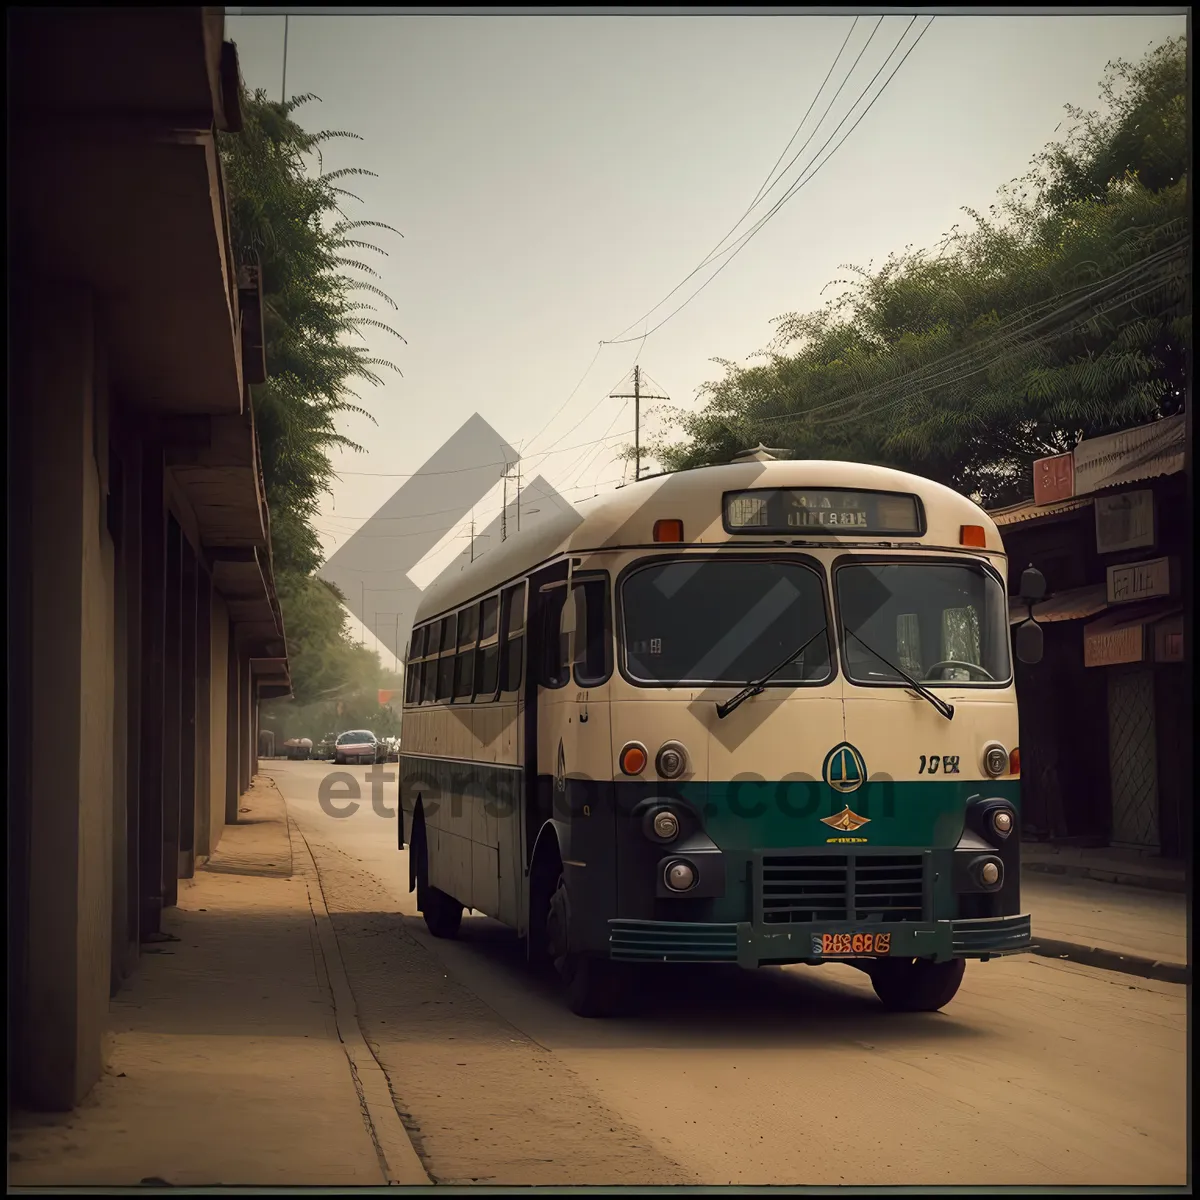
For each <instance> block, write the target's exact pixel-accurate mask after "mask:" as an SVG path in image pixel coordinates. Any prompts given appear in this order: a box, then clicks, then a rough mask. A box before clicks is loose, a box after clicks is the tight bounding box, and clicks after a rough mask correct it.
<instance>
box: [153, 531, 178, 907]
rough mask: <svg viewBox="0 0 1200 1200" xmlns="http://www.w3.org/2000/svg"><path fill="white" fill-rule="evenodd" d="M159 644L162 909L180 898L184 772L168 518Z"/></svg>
mask: <svg viewBox="0 0 1200 1200" xmlns="http://www.w3.org/2000/svg"><path fill="white" fill-rule="evenodd" d="M165 614H166V615H165V624H164V632H163V642H164V646H165V653H164V657H163V663H164V666H163V810H162V811H163V826H162V843H161V845H160V846H159V854H160V856H161V868H160V869H161V871H162V887H163V906H164V907H165V908H172V907H174V905H175V903H176V901H177V900H178V898H179V807H180V804H181V802H182V786H181V780H182V769H183V621H182V618H183V530H182V529H181V528H180V527H179V522H178V521H176V520H175V518H174V516H172V515H171V513H170V512H169V511H168V513H167V587H166V606H165Z"/></svg>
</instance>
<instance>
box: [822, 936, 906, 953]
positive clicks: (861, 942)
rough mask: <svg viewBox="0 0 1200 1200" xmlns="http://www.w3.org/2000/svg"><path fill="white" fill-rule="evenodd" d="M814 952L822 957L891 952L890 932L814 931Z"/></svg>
mask: <svg viewBox="0 0 1200 1200" xmlns="http://www.w3.org/2000/svg"><path fill="white" fill-rule="evenodd" d="M812 952H813V954H814V955H818V956H819V957H821V958H838V957H846V958H855V957H865V956H868V955H870V956H874V955H877V954H891V952H892V935H891V934H890V933H814V934H813V940H812Z"/></svg>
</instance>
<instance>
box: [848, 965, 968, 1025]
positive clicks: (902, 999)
mask: <svg viewBox="0 0 1200 1200" xmlns="http://www.w3.org/2000/svg"><path fill="white" fill-rule="evenodd" d="M966 969H967V963H966V960H965V959H962V958H952V959H950V960H949V961H947V962H933V961H932V960H930V959H927V958H918V959H917V960H916V961H915V962H914V961H912V960H910V959H907V958H883V959H880V960H879V961H878V962H877V963H874V964H873V965H872V967H871V969H870V976H871V986H872V987H873V988H874V989H875V995H876V996H878V997H879V999H880V1000H881V1001H882V1002H883V1006H884V1007H885V1008H887V1009H889V1010H891V1011H892V1012H937V1011H938V1009H941V1008H945V1007H946V1005H947V1004H949V1003H950V1001H951V1000H953V999H954V997H955V995H957V993H958V989H959V987H960V985H961V984H962V980H963V972H964V971H965V970H966Z"/></svg>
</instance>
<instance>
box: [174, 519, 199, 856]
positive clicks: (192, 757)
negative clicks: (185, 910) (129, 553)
mask: <svg viewBox="0 0 1200 1200" xmlns="http://www.w3.org/2000/svg"><path fill="white" fill-rule="evenodd" d="M180 544H181V549H182V553H181V556H180V582H179V599H180V618H179V691H180V695H179V734H180V737H179V853H178V862H177V864H176V865H177V872H176V873H177V874H178V876H179V878H180V879H190V878H191V877H192V875H193V874H195V869H196V765H197V763H198V761H199V754H198V750H199V747H198V746H197V744H196V739H197V734H198V731H197V727H196V679H197V670H196V603H197V601H196V590H197V587H198V584H199V580H198V579H197V574H198V564H197V562H196V550H195V547H194V546H193V545H192V544H191V542H190V541H188V539H187V537H186V535H185V536H184V537H183V538H182V539H181V543H180Z"/></svg>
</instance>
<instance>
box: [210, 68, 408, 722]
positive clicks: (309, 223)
mask: <svg viewBox="0 0 1200 1200" xmlns="http://www.w3.org/2000/svg"><path fill="white" fill-rule="evenodd" d="M313 99H315V97H313V96H298V97H295V98H293V99H291V100H289V101H287V103H285V104H278V103H274V102H272V101H269V100H268V99H267V98H266V95H265V93H264V92H262V91H259V92H256V93H255V94H254V96H248V95H243V98H242V112H243V117H244V128H243V131H242V132H241V133H240V134H236V135H222V137H221V157H222V161H223V164H224V169H225V175H226V180H227V182H228V189H229V197H230V202H229V211H230V229H231V234H232V238H233V244H234V249H235V253H236V254H237V257H238V261H239V262H242V263H254V264H257V265H258V266H259V267H260V269H261V272H262V284H263V298H264V313H263V323H264V332H265V336H266V354H267V371H268V376H269V378H268V379H267V381H266V382H265V383H263V384H261V385H260V386H258V387H256V388H254V389H253V394H252V400H253V404H254V417H255V425H256V427H257V431H258V437H259V445H260V451H261V455H262V464H263V479H264V484H265V487H266V494H267V503H268V506H269V508H270V512H271V552H272V560H273V565H274V569H275V578H276V583H277V588H278V592H279V598H280V604H281V607H282V609H283V616H284V625H285V629H286V633H287V639H288V656H289V660H290V664H291V674H292V683H293V690H294V693H295V695H296V697H297V699H298V700H302V701H312V700H315V699H317V698H319V697H321V696H324V695H330V694H333V693H334V692H337V691H339V690H347V689H353V688H361V687H367V688H368V690H370V689H373V688H374V686H375V683H376V681H377V679H378V677H379V674H380V670H381V668H380V663H379V658H378V655H376V654H374V653H373V652H370V651H365V650H363V649H361V648H360V647H358V646H356V645H354V644H353V643H352V642H351V641H350V639H349V636H348V633H347V627H346V617H345V613H344V611H343V609H342V597H341V596H340V595H339V594H338V593H337V591H336V589H333V588H331V587H330V586H329V585H328V584H325V583H323V582H322V581H320V580H318V579H317V578H316V577H315V575H314V574H313V572H314V571H315V570H316V569H317V567H318V566H319V565H320V564H321V561H322V554H321V546H320V539H319V537H318V536H317V533H316V530H315V529H314V528H313V524H312V522H313V519H314V518H315V517H316V516H317V514H318V510H319V503H320V498H321V495H322V493H324V492H326V491H328V490H329V487H330V485H331V483H332V481H333V478H334V474H333V468H332V465H331V462H330V457H329V456H330V452H331V451H332V450H333V449H334V448H341V449H355V450H357V449H360V447H358V446H356V445H355V444H354V443H353V442H352V441H351V440H350V439H349V438H347V437H346V436H345V435H344V434H343V433H341V432H340V430H339V421H340V420H341V419H343V418H344V417H345V416H347V415H348V414H350V413H357V414H359V415H362V416H368V417H369V415H370V414H368V413H366V412H365V410H364V409H363V408H362V407H361V405H360V404H359V403H357V402H356V401H357V400H358V397H357V396H356V394H355V393H354V392H353V391H352V390H351V385H352V384H353V383H355V382H356V381H361V382H366V383H370V384H377V383H380V382H381V376H380V371H382V370H385V369H391V370H397V368H396V367H395V366H394V365H393V364H392V363H390V362H387V361H385V360H383V359H380V358H378V357H374V356H372V355H371V353H370V351H369V350H368V349H367V348H366V347H365V346H363V345H362V344H361V337H362V335H363V333H364V331H365V330H367V329H378V330H383V331H386V332H387V333H389V334H392V335H394V336H396V337H400V335H399V334H398V333H396V331H395V330H394V329H392V328H391V326H389V325H388V324H386V323H385V322H383V321H380V320H378V319H377V318H376V317H375V316H373V315H371V314H373V313H374V312H375V311H376V310H375V309H374V308H373V307H372V305H371V304H370V303H368V302H366V301H367V299H369V298H374V299H378V300H382V301H384V302H386V303H387V304H389V305H390V306H391V307H392V308H393V309H394V308H395V307H396V305H395V304H394V303H393V302H392V301H391V300H390V299H389V298H388V297H387V295H386V294H385V293H384V292H383V291H381V290H380V289H379V288H378V287H377V286H376V285H375V284H374V283H373V282H371V280H372V279H375V278H377V277H378V276H377V273H376V271H375V270H374V268H372V267H371V266H370V265H369V264H367V263H366V262H363V261H362V258H363V256H365V255H367V254H371V253H376V254H384V253H385V251H383V250H382V249H380V248H379V247H378V246H375V245H373V244H372V243H371V242H370V241H367V240H364V231H365V230H387V231H390V232H395V231H394V230H392V229H391V226H388V225H385V224H383V223H382V222H379V221H365V220H358V221H354V220H350V219H349V218H348V217H346V215H345V214H344V213H343V211H342V208H341V205H342V203H343V201H344V200H345V199H346V198H355V197H353V196H352V195H351V193H350V192H348V191H346V189H345V188H344V187H343V186H342V185H343V184H344V182H345V181H346V180H347V179H348V178H350V177H352V176H355V175H369V174H371V172H369V171H364V170H362V169H359V168H344V169H342V170H338V171H329V172H325V171H324V170H323V163H322V159H321V150H322V147H323V146H324V144H325V143H326V142H329V141H331V140H333V139H336V138H355V137H356V136H357V135H355V134H352V133H337V132H331V131H324V132H320V133H309V132H308V131H306V130H305V129H303V128H302V127H301V126H300V125H299V124H297V122H296V121H295V120H294V119H293V113H294V112H295V111H296V109H298V108H300V107H301V106H302V105H304V104H305V103H307V102H309V101H310V100H313ZM314 157H315V159H316V162H317V171H316V172H315V173H314V172H313V171H311V170H310V169H309V168H310V166H311V163H312V160H313V158H314ZM356 339H357V340H356ZM401 340H403V339H401ZM318 736H319V735H318Z"/></svg>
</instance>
